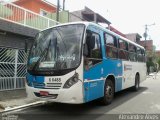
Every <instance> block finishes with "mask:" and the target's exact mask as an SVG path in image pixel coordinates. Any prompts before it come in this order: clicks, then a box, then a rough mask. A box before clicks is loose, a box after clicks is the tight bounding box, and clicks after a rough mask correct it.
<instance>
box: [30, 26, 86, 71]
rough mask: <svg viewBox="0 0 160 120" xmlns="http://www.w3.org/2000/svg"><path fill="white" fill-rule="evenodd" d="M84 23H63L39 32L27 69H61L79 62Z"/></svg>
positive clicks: (71, 66) (74, 65) (72, 66)
mask: <svg viewBox="0 0 160 120" xmlns="http://www.w3.org/2000/svg"><path fill="white" fill-rule="evenodd" d="M83 32H84V25H81V24H77V25H65V26H60V27H54V28H50V29H47V30H44V31H42V32H40V33H39V34H38V35H37V37H36V38H35V42H34V44H33V46H32V48H31V52H30V55H29V61H28V70H34V71H37V70H48V69H54V70H56V69H57V70H61V69H70V68H75V67H77V66H78V65H79V63H80V53H81V43H82V42H81V41H82V37H83Z"/></svg>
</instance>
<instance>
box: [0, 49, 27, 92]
mask: <svg viewBox="0 0 160 120" xmlns="http://www.w3.org/2000/svg"><path fill="white" fill-rule="evenodd" d="M26 61H27V54H26V53H25V52H24V50H19V49H13V48H3V47H0V91H3V90H13V89H22V88H25V76H26Z"/></svg>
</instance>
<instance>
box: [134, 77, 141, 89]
mask: <svg viewBox="0 0 160 120" xmlns="http://www.w3.org/2000/svg"><path fill="white" fill-rule="evenodd" d="M139 80H140V78H139V75H138V74H136V76H135V85H134V86H133V90H134V91H138V89H139V84H140V81H139Z"/></svg>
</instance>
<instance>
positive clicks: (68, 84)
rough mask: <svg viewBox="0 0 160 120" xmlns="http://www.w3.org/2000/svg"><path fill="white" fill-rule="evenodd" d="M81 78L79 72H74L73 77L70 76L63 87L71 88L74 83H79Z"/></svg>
mask: <svg viewBox="0 0 160 120" xmlns="http://www.w3.org/2000/svg"><path fill="white" fill-rule="evenodd" d="M78 80H79V78H78V73H76V74H74V75H73V76H72V77H71V78H69V79H68V80H67V81H66V83H65V84H64V86H63V88H70V87H71V86H72V85H74V84H75V83H77V82H78Z"/></svg>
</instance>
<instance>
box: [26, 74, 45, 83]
mask: <svg viewBox="0 0 160 120" xmlns="http://www.w3.org/2000/svg"><path fill="white" fill-rule="evenodd" d="M44 78H45V77H44V76H34V75H30V74H29V73H28V74H27V77H26V79H27V81H29V82H32V83H33V82H36V83H44Z"/></svg>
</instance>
